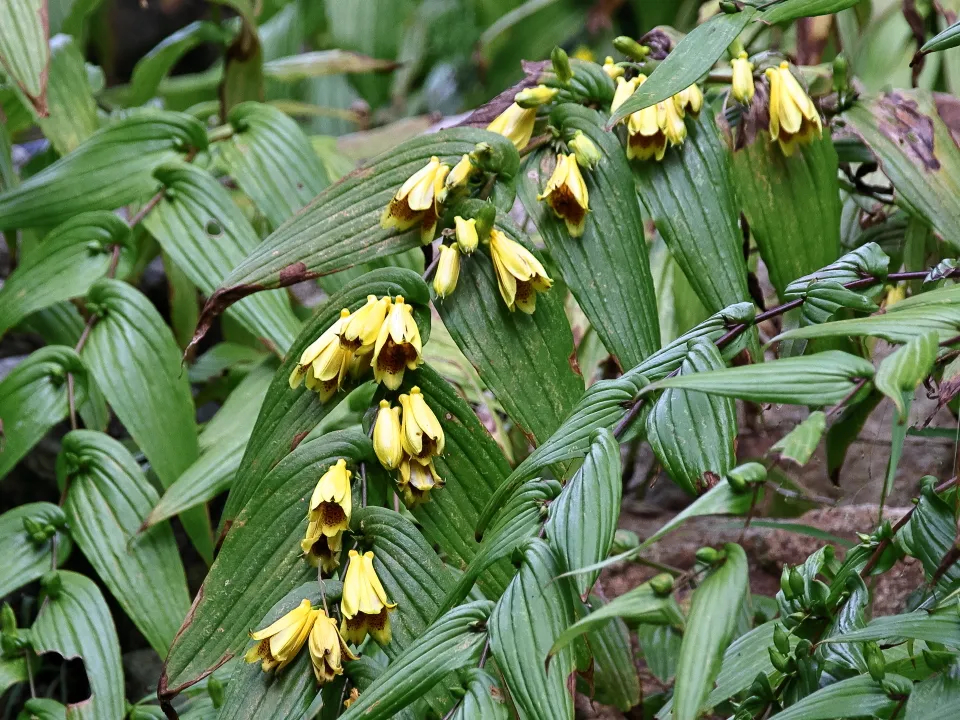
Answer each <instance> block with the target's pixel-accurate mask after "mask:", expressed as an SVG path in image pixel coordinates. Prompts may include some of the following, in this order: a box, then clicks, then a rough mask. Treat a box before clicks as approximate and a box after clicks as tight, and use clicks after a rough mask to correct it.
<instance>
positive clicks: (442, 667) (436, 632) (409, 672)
mask: <svg viewBox="0 0 960 720" xmlns="http://www.w3.org/2000/svg"><path fill="white" fill-rule="evenodd" d="M492 607H493V603H491V602H490V601H488V600H481V601H478V602H472V603H469V604H467V605H463V606H461V607H458V608H454V609H453V610H451V611H450V612H448V613H447V614H446V615H444V616H443V617H441V618H440V619H439V620H437V621H436V622H435V623H433V624H432V625H431V626H430V627H428V628H427V629H426V630H424V632H423V634H422V636H421V637H420V638H418V639H417V640H416V641H414V642H412V643H410V644H409V645H408V646H407V647H406V648H405V649H404V651H403V652H402V653H400V654H399V655H397V656H396V657H394V658H393V660H392V662H391V663H390V664H389V665H388V666H387V669H386V670H385V671H384V672H383V674H382V675H380V677H378V678H377V679H376V681H375V682H374V683H373V685H371V686H370V687H368V688H367V689H366V690H364V691H363V692H362V693H360V698H359V699H358V700H357V701H356V702H354V703H353V705H351V706H350V709H349V710H347V712H345V713H344V714H343V715H342V716H341V717H343V718H354V717H360V716H363V717H365V718H369V719H370V720H379V719H381V718H383V719H384V720H385V719H386V718H392V717H394V713H395V712H396V711H398V710H402V709H403V708H405V707H407V706H408V705H410V704H411V703H413V702H414V701H415V700H417V699H419V698H420V697H422V696H423V695H424V694H425V693H426V692H428V691H429V690H430V689H431V688H432V687H433V686H434V685H436V684H437V683H438V682H439V681H440V680H441V679H442V678H443V677H444V676H445V675H446V674H447V673H449V672H451V671H453V670H459V669H460V668H464V667H467V666H469V665H473V664H474V663H476V662H477V661H478V660H479V659H480V653H481V650H482V649H483V645H484V642H485V640H486V633H484V632H482V629H481V628H482V626H483V623H484V622H485V621H486V620H487V617H488V616H489V615H490V609H491V608H492Z"/></svg>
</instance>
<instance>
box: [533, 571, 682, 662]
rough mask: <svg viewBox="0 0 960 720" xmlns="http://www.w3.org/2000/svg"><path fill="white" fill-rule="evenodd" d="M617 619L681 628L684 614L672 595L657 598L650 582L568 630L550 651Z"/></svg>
mask: <svg viewBox="0 0 960 720" xmlns="http://www.w3.org/2000/svg"><path fill="white" fill-rule="evenodd" d="M614 618H625V619H627V620H630V621H631V622H632V623H638V624H651V625H682V624H683V614H682V613H681V612H680V608H679V607H677V603H676V601H675V600H674V599H673V596H672V595H669V594H668V595H658V594H657V593H655V592H654V591H653V588H651V587H650V583H649V582H645V583H643V584H642V585H638V586H637V587H635V588H633V589H632V590H628V591H627V592H625V593H624V594H623V595H619V596H618V597H615V598H614V599H613V600H611V601H610V602H608V603H606V604H605V605H602V606H600V607H599V608H597V609H596V610H594V611H593V612H591V613H590V614H589V615H587V616H586V617H584V618H582V619H580V620H578V621H577V622H575V623H573V624H572V625H571V626H570V627H568V628H565V629H564V631H563V632H562V633H561V634H560V636H559V637H558V638H557V639H556V641H555V642H554V643H553V647H551V648H550V654H551V655H555V654H556V653H558V652H559V651H560V650H561V649H563V648H565V647H567V646H568V645H569V644H570V643H571V641H573V640H574V639H575V638H577V637H579V636H580V635H583V634H584V633H586V632H590V631H593V630H595V629H597V628H602V627H605V626H607V625H608V624H609V623H610V622H611V620H612V619H614Z"/></svg>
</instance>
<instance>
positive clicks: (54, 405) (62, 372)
mask: <svg viewBox="0 0 960 720" xmlns="http://www.w3.org/2000/svg"><path fill="white" fill-rule="evenodd" d="M86 372H87V371H86V369H85V368H84V366H83V363H82V362H81V361H80V358H79V357H77V354H76V353H75V352H74V351H73V348H69V347H64V346H62V345H48V346H47V347H43V348H40V349H39V350H37V351H35V352H33V353H31V354H30V355H29V356H28V357H27V358H26V359H25V360H23V361H22V362H21V363H20V364H19V365H17V366H16V367H15V368H14V369H13V370H12V371H11V372H10V374H9V375H7V376H6V377H5V378H4V379H3V380H2V381H0V421H2V423H3V442H2V444H0V480H2V479H3V478H4V477H5V476H6V475H7V473H9V472H10V471H11V470H12V469H13V467H14V466H15V465H16V464H17V463H18V462H20V459H21V458H23V456H24V455H26V454H27V453H28V452H30V449H31V448H32V447H33V446H34V445H36V444H37V443H38V442H40V440H41V439H42V438H43V436H44V435H46V434H47V431H48V430H49V429H50V428H52V427H53V426H54V425H56V424H57V423H58V422H60V421H61V420H63V419H64V418H66V417H67V414H68V413H69V407H68V402H67V374H68V373H71V374H73V376H74V378H75V382H76V387H77V390H78V391H79V395H78V397H77V403H78V404H79V403H81V402H82V401H83V397H84V393H83V390H84V388H85V386H86Z"/></svg>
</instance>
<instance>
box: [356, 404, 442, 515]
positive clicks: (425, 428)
mask: <svg viewBox="0 0 960 720" xmlns="http://www.w3.org/2000/svg"><path fill="white" fill-rule="evenodd" d="M398 400H399V402H400V405H399V407H398V406H391V404H390V401H389V400H381V401H380V409H379V410H378V411H377V419H376V421H375V422H374V425H373V449H374V451H375V452H376V454H377V459H379V460H380V464H381V465H383V467H384V468H386V469H387V470H391V471H393V470H395V471H397V489H398V490H399V491H400V494H401V495H402V496H403V500H404V503H405V504H406V505H407V506H408V507H413V506H414V505H419V504H421V503H424V502H426V501H427V500H429V497H430V491H431V490H433V489H434V488H442V487H443V484H444V483H443V479H442V478H441V477H440V476H439V475H438V474H437V470H436V468H435V467H434V464H433V459H434V458H435V457H436V456H438V455H441V454H443V447H444V443H445V438H444V434H443V428H442V427H441V426H440V421H439V420H438V419H437V416H436V415H435V414H434V412H433V410H431V409H430V406H429V405H427V401H426V400H425V399H424V397H423V393H422V392H420V388H419V387H413V388H411V389H410V392H409V393H408V394H403V395H401V396H400V397H399V398H398Z"/></svg>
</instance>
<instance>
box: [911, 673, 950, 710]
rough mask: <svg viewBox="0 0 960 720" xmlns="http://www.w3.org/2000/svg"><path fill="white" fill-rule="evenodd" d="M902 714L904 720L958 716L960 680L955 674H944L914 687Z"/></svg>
mask: <svg viewBox="0 0 960 720" xmlns="http://www.w3.org/2000/svg"><path fill="white" fill-rule="evenodd" d="M904 712H905V714H904V718H905V720H923V718H933V717H954V716H956V715H957V714H960V679H958V678H957V676H956V672H955V671H952V672H944V673H941V674H940V675H935V676H934V677H932V678H929V679H927V680H924V681H923V682H922V683H920V684H919V685H916V686H915V687H914V688H913V692H911V693H910V699H909V700H907V706H906V708H904Z"/></svg>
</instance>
